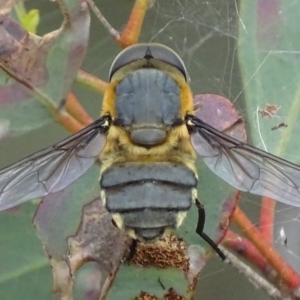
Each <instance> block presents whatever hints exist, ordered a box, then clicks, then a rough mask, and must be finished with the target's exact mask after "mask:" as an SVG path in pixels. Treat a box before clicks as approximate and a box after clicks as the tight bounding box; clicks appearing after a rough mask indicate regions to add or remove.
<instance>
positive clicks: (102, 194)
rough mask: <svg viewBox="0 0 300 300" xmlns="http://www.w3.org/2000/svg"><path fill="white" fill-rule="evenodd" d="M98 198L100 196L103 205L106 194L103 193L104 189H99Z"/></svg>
mask: <svg viewBox="0 0 300 300" xmlns="http://www.w3.org/2000/svg"><path fill="white" fill-rule="evenodd" d="M100 178H101V177H100ZM100 198H101V200H102V204H103V206H105V205H106V194H105V191H104V190H101V191H100Z"/></svg>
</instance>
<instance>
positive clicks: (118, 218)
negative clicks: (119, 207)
mask: <svg viewBox="0 0 300 300" xmlns="http://www.w3.org/2000/svg"><path fill="white" fill-rule="evenodd" d="M112 218H113V220H114V221H115V222H116V224H117V226H118V228H120V229H123V228H124V220H123V217H122V215H121V214H119V213H113V214H112Z"/></svg>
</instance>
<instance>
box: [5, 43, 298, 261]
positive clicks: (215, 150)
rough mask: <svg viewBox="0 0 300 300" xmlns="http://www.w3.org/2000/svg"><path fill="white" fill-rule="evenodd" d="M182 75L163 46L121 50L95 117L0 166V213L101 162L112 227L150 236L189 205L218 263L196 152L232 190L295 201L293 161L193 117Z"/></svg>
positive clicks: (178, 219) (178, 64) (172, 225)
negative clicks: (206, 224) (48, 144)
mask: <svg viewBox="0 0 300 300" xmlns="http://www.w3.org/2000/svg"><path fill="white" fill-rule="evenodd" d="M187 77H188V76H187V71H186V68H185V65H184V63H183V61H182V60H181V59H180V57H179V56H178V55H177V54H176V53H175V52H174V51H173V50H171V49H170V48H168V47H166V46H163V45H160V44H137V45H134V46H131V47H128V48H126V49H125V50H123V51H122V52H121V53H120V54H119V55H118V56H117V57H116V59H115V60H114V62H113V63H112V66H111V69H110V72H109V85H108V88H107V90H106V91H105V94H104V99H103V106H102V111H101V116H100V118H99V119H98V120H96V121H95V122H94V123H92V124H91V125H89V126H87V127H86V128H85V129H83V130H82V131H80V132H78V133H76V134H74V135H72V136H71V137H69V138H67V139H65V140H64V141H62V142H60V143H58V144H56V145H54V146H52V147H50V148H47V149H45V150H42V151H40V152H37V153H35V154H33V155H31V156H29V157H27V158H25V159H23V160H21V161H19V162H17V163H15V164H13V165H12V166H9V167H7V168H5V169H3V170H1V171H0V210H4V209H8V208H10V207H13V206H16V205H18V204H20V203H22V202H25V201H27V200H30V199H34V198H39V197H43V196H45V195H47V194H49V193H55V192H57V191H60V190H62V189H64V188H65V187H66V186H68V185H69V184H71V183H72V182H74V181H75V180H76V179H78V178H79V177H80V176H81V175H82V174H84V173H85V172H86V171H87V170H88V169H89V167H90V166H91V165H92V164H93V163H94V161H95V160H97V159H100V161H101V170H100V174H101V176H100V187H101V199H102V201H103V204H104V205H105V207H106V208H107V210H108V211H109V212H110V213H111V215H112V219H113V221H114V223H115V224H116V225H117V226H118V227H119V228H121V229H124V230H125V231H126V232H127V233H128V234H129V235H130V236H131V237H133V238H134V239H136V240H141V241H143V242H153V241H155V240H157V239H158V238H160V237H162V236H163V235H164V234H165V233H166V232H167V231H168V230H172V229H174V228H176V227H178V226H180V225H181V223H182V221H183V220H184V218H185V216H186V214H187V212H188V210H189V209H190V207H191V205H192V204H193V203H194V204H196V206H197V207H198V211H199V220H198V224H197V229H196V232H197V233H198V234H199V235H200V236H201V237H202V238H203V239H204V240H206V241H207V242H208V243H209V244H210V245H211V246H212V247H213V249H214V250H215V251H216V252H217V253H218V254H219V255H220V257H221V258H222V259H225V255H224V254H223V253H222V251H221V250H220V249H219V248H218V246H217V245H216V244H215V243H214V242H213V241H212V240H211V239H210V238H209V237H208V236H207V235H206V234H205V233H204V232H203V227H204V222H205V212H204V208H203V206H202V205H201V204H200V202H199V201H198V199H197V189H196V187H197V184H198V176H197V170H196V167H195V160H196V156H197V154H198V155H199V156H200V157H202V159H203V161H204V163H205V164H206V165H207V166H208V167H209V168H210V169H211V170H212V171H213V172H214V173H216V174H217V175H218V176H219V177H221V178H222V179H224V180H225V181H226V182H227V183H229V184H230V185H232V186H233V187H235V188H236V189H239V190H241V191H246V192H250V193H253V194H257V195H263V196H267V197H270V198H273V199H276V200H278V201H281V202H284V203H287V204H290V205H294V206H300V167H299V166H298V165H296V164H293V163H290V162H288V161H286V160H283V159H281V158H278V157H276V156H274V155H272V154H269V153H267V152H264V151H262V150H260V149H257V148H255V147H252V146H250V145H248V144H245V143H242V142H240V141H238V140H236V139H234V138H232V137H230V136H228V135H226V134H224V133H222V132H220V131H218V130H216V129H215V128H213V127H211V126H210V125H208V124H206V123H205V122H203V121H201V120H200V119H198V118H197V117H196V116H195V111H194V109H195V108H194V107H193V94H192V91H191V89H190V86H189V84H188V83H187ZM199 109H201V108H199Z"/></svg>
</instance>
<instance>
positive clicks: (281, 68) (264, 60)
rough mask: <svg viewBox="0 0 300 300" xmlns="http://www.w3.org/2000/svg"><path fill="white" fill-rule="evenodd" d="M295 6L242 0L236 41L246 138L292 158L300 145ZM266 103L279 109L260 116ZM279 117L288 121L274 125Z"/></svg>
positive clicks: (299, 64)
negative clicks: (247, 121)
mask: <svg viewBox="0 0 300 300" xmlns="http://www.w3.org/2000/svg"><path fill="white" fill-rule="evenodd" d="M299 10H300V2H298V1H296V2H295V3H293V5H290V3H289V2H288V1H246V0H245V1H241V8H240V17H241V19H242V20H243V24H240V29H239V45H238V54H239V61H240V65H241V70H242V75H243V86H244V91H243V92H244V95H245V99H246V106H247V119H248V120H252V122H249V127H250V129H251V130H250V133H251V140H252V142H253V144H254V145H256V146H257V147H260V148H263V149H265V150H268V151H269V152H272V153H274V154H276V155H279V156H283V157H284V158H286V159H288V160H291V161H294V162H297V161H298V162H299V160H298V159H297V160H295V157H294V155H295V154H296V155H297V153H298V152H297V150H296V149H299V147H300V139H299V138H298V135H299V118H300V100H299V99H300V98H299V96H300V85H299V82H300V71H299V70H300V61H299V47H300V40H299V22H298V16H299ZM267 103H269V104H272V105H275V106H278V108H279V109H278V111H277V112H276V113H275V115H274V116H272V115H271V114H269V117H268V116H265V117H262V113H260V111H263V110H264V109H265V108H266V105H267ZM280 123H284V125H287V127H285V126H282V127H281V128H278V129H276V130H274V128H276V126H278V125H279V124H280ZM272 128H273V130H272Z"/></svg>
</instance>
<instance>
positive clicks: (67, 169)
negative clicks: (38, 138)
mask: <svg viewBox="0 0 300 300" xmlns="http://www.w3.org/2000/svg"><path fill="white" fill-rule="evenodd" d="M108 127H109V120H108V117H106V116H104V117H101V118H100V119H98V120H97V121H95V122H94V123H92V124H91V125H89V126H87V127H86V128H84V129H82V130H81V131H79V132H78V133H76V134H74V135H72V136H70V137H69V138H66V139H65V140H63V141H62V142H60V143H58V144H56V145H53V146H51V147H49V148H46V149H44V150H42V151H39V152H37V153H35V154H33V155H30V156H28V157H26V158H25V159H23V160H21V161H19V162H17V163H15V164H13V165H11V166H9V167H7V168H5V169H3V170H0V210H5V209H8V208H11V207H13V206H16V205H18V204H20V203H23V202H25V201H28V200H31V199H35V198H40V197H43V196H46V195H48V194H50V193H55V192H58V191H60V190H62V189H64V188H65V187H66V186H68V185H69V184H71V183H72V182H74V181H75V180H76V179H78V178H79V177H80V176H82V175H83V174H84V173H85V172H86V171H87V170H88V169H89V168H90V167H91V165H92V164H93V163H94V162H95V160H96V159H97V158H98V155H99V154H100V152H101V151H102V149H103V147H104V145H105V142H106V137H105V133H106V132H107V129H108Z"/></svg>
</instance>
